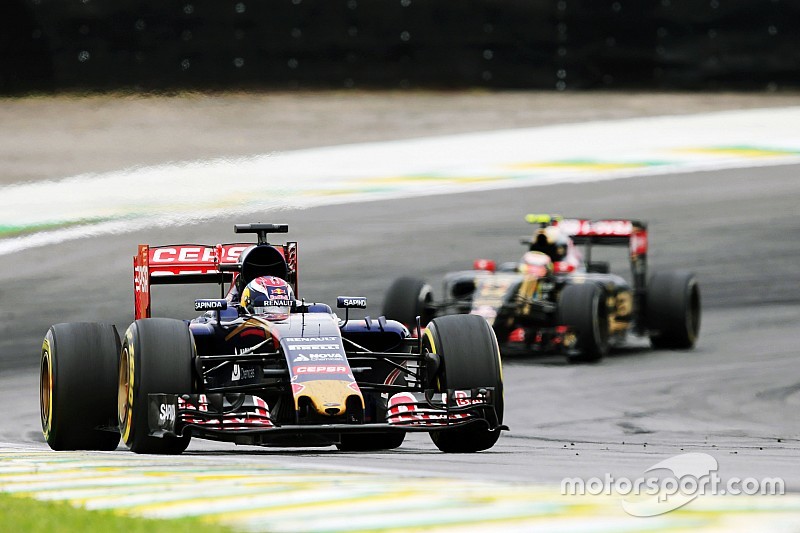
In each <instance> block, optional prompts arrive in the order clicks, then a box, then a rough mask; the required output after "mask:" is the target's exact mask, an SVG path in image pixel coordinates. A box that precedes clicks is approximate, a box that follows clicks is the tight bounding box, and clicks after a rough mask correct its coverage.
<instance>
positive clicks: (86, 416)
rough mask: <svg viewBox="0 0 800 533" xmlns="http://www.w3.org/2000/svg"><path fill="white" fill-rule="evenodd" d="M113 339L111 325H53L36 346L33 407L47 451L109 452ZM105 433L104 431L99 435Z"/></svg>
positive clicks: (114, 439) (112, 443)
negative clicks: (35, 399)
mask: <svg viewBox="0 0 800 533" xmlns="http://www.w3.org/2000/svg"><path fill="white" fill-rule="evenodd" d="M119 348H120V346H119V335H117V330H116V328H115V327H114V326H113V325H108V324H93V323H74V324H56V325H55V326H53V327H51V328H50V330H49V331H48V332H47V335H46V336H45V338H44V342H43V343H42V355H41V360H40V369H39V407H40V412H41V419H42V433H44V438H45V440H46V441H47V444H48V445H49V446H50V448H52V449H53V450H114V449H116V448H117V445H118V444H119V434H118V433H117V432H116V431H114V430H113V428H114V426H115V425H116V413H115V408H114V406H115V405H116V401H115V400H116V397H117V387H116V375H117V356H118V354H119ZM102 428H105V429H102Z"/></svg>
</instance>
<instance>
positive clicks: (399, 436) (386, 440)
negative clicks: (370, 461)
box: [336, 432, 406, 452]
mask: <svg viewBox="0 0 800 533" xmlns="http://www.w3.org/2000/svg"><path fill="white" fill-rule="evenodd" d="M405 438H406V434H405V433H399V432H398V433H394V432H393V433H368V434H364V435H347V434H345V435H342V440H341V442H340V443H339V444H337V445H336V447H337V448H339V450H341V451H343V452H372V451H378V450H394V449H395V448H399V447H400V445H401V444H403V440H405Z"/></svg>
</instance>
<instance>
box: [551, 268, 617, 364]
mask: <svg viewBox="0 0 800 533" xmlns="http://www.w3.org/2000/svg"><path fill="white" fill-rule="evenodd" d="M558 323H559V324H560V325H566V326H570V327H572V328H574V329H575V334H576V335H577V341H576V346H575V347H576V349H577V350H578V353H577V354H576V355H570V356H568V357H569V360H570V362H574V363H588V362H594V361H599V360H600V359H602V358H603V357H605V356H606V355H607V354H608V331H609V329H608V328H609V326H608V305H607V303H606V293H605V290H603V289H602V288H601V287H600V286H599V285H596V284H594V283H577V284H574V285H567V286H566V287H564V288H563V289H562V291H561V295H560V296H559V301H558Z"/></svg>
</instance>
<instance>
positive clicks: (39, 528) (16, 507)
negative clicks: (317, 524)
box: [0, 493, 233, 533]
mask: <svg viewBox="0 0 800 533" xmlns="http://www.w3.org/2000/svg"><path fill="white" fill-rule="evenodd" d="M0 529H2V530H3V531H14V532H15V533H16V532H18V533H28V532H37V533H38V532H41V533H61V532H72V531H74V532H76V533H77V532H83V531H102V532H106V531H124V532H125V533H161V532H164V533H167V532H169V533H212V532H215V533H224V532H231V531H233V530H231V529H229V528H226V527H222V526H219V525H216V524H211V523H207V522H203V521H201V520H199V519H196V518H182V519H178V520H149V519H145V518H133V517H128V516H122V515H118V514H116V513H114V512H112V511H86V510H83V509H79V508H76V507H72V506H71V505H69V504H67V503H64V502H40V501H37V500H33V499H29V498H21V497H17V496H12V495H10V494H3V493H0Z"/></svg>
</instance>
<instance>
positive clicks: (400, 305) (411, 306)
mask: <svg viewBox="0 0 800 533" xmlns="http://www.w3.org/2000/svg"><path fill="white" fill-rule="evenodd" d="M432 303H433V289H431V286H430V285H428V284H427V283H426V282H425V281H424V280H422V279H419V278H413V277H402V278H398V279H396V280H395V281H394V283H392V284H391V285H390V286H389V290H388V291H387V292H386V298H385V299H384V301H383V315H384V316H385V317H386V318H388V319H390V320H397V321H398V322H400V323H401V324H405V326H406V327H407V328H409V329H414V327H416V325H417V317H420V322H421V323H422V327H425V326H426V325H427V324H428V322H430V321H431V319H432V318H433V314H434V313H433V310H432V309H431V304H432Z"/></svg>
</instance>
